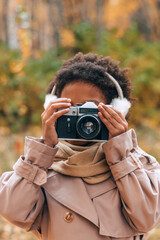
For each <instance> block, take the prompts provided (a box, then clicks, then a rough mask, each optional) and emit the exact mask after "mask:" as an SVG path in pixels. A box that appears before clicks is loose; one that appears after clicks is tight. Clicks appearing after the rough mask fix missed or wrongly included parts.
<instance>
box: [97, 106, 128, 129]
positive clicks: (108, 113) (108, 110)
mask: <svg viewBox="0 0 160 240" xmlns="http://www.w3.org/2000/svg"><path fill="white" fill-rule="evenodd" d="M98 109H99V111H101V112H102V114H103V115H104V117H106V118H107V119H108V120H109V121H110V122H111V123H112V125H114V126H115V127H116V128H121V127H120V125H122V126H123V127H124V128H125V130H126V131H127V129H128V123H127V121H126V119H125V118H123V119H122V118H121V117H120V116H119V114H118V113H117V112H118V111H117V112H116V111H115V109H114V108H112V107H107V106H106V105H102V104H100V105H99V106H98Z"/></svg>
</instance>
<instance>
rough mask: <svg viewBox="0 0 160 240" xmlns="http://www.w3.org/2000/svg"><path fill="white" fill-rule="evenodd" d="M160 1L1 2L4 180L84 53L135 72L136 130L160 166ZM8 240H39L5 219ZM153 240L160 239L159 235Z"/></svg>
mask: <svg viewBox="0 0 160 240" xmlns="http://www.w3.org/2000/svg"><path fill="white" fill-rule="evenodd" d="M159 26H160V1H159V0H141V1H139V0H135V1H128V0H87V1H86V0H30V1H27V0H2V1H0V142H3V144H0V155H1V163H0V173H2V172H3V171H7V170H8V169H11V168H12V166H13V164H14V162H15V161H16V159H17V158H18V156H19V155H20V154H22V153H23V143H24V136H25V135H28V134H29V135H33V136H37V137H39V136H41V117H40V116H41V113H42V111H43V102H44V98H45V88H46V87H47V85H48V83H49V82H50V81H51V80H52V79H53V78H54V75H55V74H56V71H57V70H58V69H59V68H60V67H61V64H62V63H63V61H64V60H65V59H68V58H70V57H72V56H73V55H74V54H76V53H77V52H79V51H81V52H83V53H88V52H93V53H97V54H100V55H103V56H108V55H109V56H111V57H112V58H113V59H115V60H117V61H120V66H121V67H122V68H123V67H124V68H125V67H129V68H130V72H129V76H130V78H131V80H132V85H133V88H134V93H133V96H132V97H133V98H136V99H137V101H135V103H134V104H133V106H132V109H131V114H130V120H129V126H130V127H134V128H135V129H136V130H137V135H138V140H139V145H140V146H141V147H142V148H143V149H144V150H145V151H147V152H148V153H150V154H153V155H154V156H155V157H157V159H158V160H160V156H159V146H160V128H159V126H160V67H159V63H160V27H159ZM0 239H2V240H5V239H35V238H34V237H32V235H28V234H27V235H25V234H24V231H23V230H19V229H18V228H15V227H13V226H12V225H10V224H8V223H6V222H5V221H4V220H3V219H1V218H0ZM148 239H149V240H158V239H160V230H159V228H157V229H154V230H153V232H152V234H151V235H150V237H149V238H148Z"/></svg>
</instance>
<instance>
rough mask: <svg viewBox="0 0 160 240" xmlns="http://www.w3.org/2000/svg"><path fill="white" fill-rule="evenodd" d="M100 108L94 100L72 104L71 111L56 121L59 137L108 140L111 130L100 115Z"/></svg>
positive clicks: (65, 138)
mask: <svg viewBox="0 0 160 240" xmlns="http://www.w3.org/2000/svg"><path fill="white" fill-rule="evenodd" d="M98 112H99V111H98V108H97V105H96V104H95V103H94V102H86V103H85V104H83V105H82V104H77V106H76V107H73V106H71V107H70V111H69V112H68V113H66V114H64V115H63V116H61V117H60V118H58V120H57V123H56V131H57V134H58V138H59V139H63V140H78V141H86V140H87V141H92V142H104V141H106V140H108V135H109V132H108V130H107V128H106V126H105V125H104V124H103V123H102V121H101V120H100V118H99V117H98Z"/></svg>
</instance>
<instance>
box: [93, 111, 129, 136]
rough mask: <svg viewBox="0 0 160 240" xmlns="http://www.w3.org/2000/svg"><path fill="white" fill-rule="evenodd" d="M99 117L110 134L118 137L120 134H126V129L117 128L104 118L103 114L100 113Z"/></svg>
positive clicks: (120, 126)
mask: <svg viewBox="0 0 160 240" xmlns="http://www.w3.org/2000/svg"><path fill="white" fill-rule="evenodd" d="M98 116H99V118H100V119H101V121H102V122H103V123H104V125H105V126H106V127H107V129H108V131H109V133H110V134H111V135H112V136H116V135H118V134H120V133H123V132H125V131H126V130H125V128H124V127H123V126H122V125H120V124H119V125H118V127H117V128H116V127H115V126H114V125H113V124H112V122H110V121H109V120H108V119H107V118H105V117H104V116H103V114H102V113H101V112H99V113H98Z"/></svg>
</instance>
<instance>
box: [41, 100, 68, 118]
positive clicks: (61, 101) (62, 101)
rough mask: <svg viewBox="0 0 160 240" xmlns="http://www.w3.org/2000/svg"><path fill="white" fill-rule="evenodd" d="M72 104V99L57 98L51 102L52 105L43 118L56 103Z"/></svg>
mask: <svg viewBox="0 0 160 240" xmlns="http://www.w3.org/2000/svg"><path fill="white" fill-rule="evenodd" d="M70 102H71V99H70V98H56V99H54V100H53V101H52V102H50V104H49V105H48V106H47V108H46V109H45V111H44V112H43V113H42V115H41V116H42V117H43V115H45V113H46V111H48V109H49V108H50V106H51V105H52V104H54V103H70Z"/></svg>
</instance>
